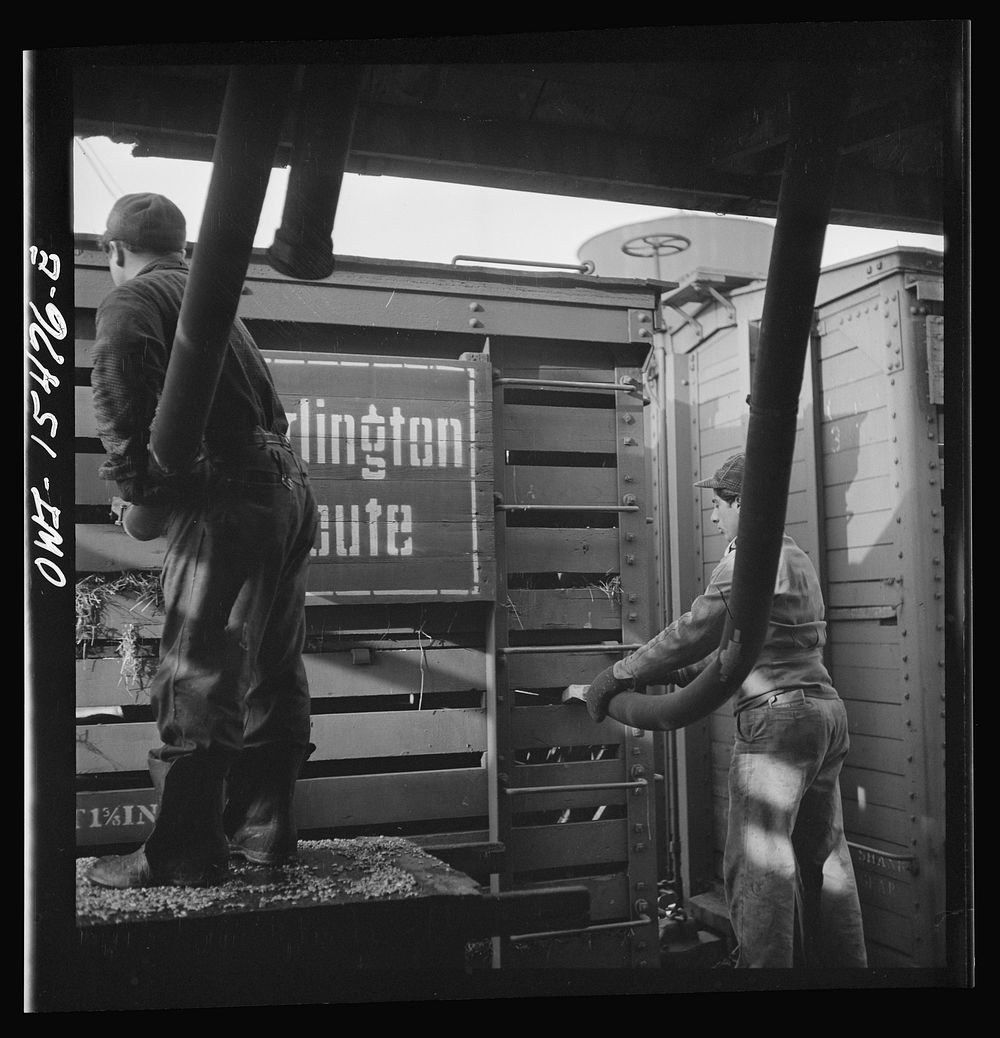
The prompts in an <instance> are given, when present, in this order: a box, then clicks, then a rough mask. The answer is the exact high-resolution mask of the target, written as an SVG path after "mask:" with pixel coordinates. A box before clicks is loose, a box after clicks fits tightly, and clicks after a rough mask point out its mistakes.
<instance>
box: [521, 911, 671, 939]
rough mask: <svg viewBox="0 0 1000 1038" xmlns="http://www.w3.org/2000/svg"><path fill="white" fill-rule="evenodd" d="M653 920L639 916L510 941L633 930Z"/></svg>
mask: <svg viewBox="0 0 1000 1038" xmlns="http://www.w3.org/2000/svg"><path fill="white" fill-rule="evenodd" d="M652 921H653V920H652V919H651V918H650V917H649V916H648V915H641V916H639V918H638V919H627V920H625V921H624V922H621V923H597V924H596V925H595V926H581V927H578V928H577V929H575V930H546V931H544V932H541V933H519V934H511V936H510V940H512V941H544V940H547V939H548V938H550V937H566V936H569V935H571V934H581V933H599V932H601V931H604V930H624V929H633V928H635V927H636V926H646V925H647V924H649V923H651V922H652Z"/></svg>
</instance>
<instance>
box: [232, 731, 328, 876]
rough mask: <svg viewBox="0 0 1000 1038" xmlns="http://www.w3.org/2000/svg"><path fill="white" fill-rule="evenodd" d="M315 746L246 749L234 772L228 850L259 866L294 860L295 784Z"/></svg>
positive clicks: (275, 744)
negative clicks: (293, 805)
mask: <svg viewBox="0 0 1000 1038" xmlns="http://www.w3.org/2000/svg"><path fill="white" fill-rule="evenodd" d="M315 749H316V747H315V746H313V745H312V743H310V744H309V745H308V746H293V745H291V744H290V743H272V744H270V745H268V746H255V747H252V748H251V749H247V750H244V751H243V752H242V753H241V754H240V756H239V757H238V758H237V760H236V763H235V764H234V765H233V767H232V768H231V769H230V772H229V778H228V781H227V802H226V809H225V814H224V815H223V825H224V828H225V831H226V833H227V834H228V836H229V851H230V853H231V854H237V855H239V856H241V857H243V858H245V859H246V860H247V861H251V862H254V863H255V864H258V865H281V864H284V863H285V862H286V861H287V860H288V859H289V858H292V857H294V856H295V851H296V848H297V846H298V834H297V832H296V831H295V820H294V817H293V813H292V802H293V798H294V795H295V782H296V780H297V779H298V777H299V772H300V771H301V770H302V765H303V764H304V763H305V762H306V760H307V759H308V758H309V755H310V754H311V753H312V752H313V750H315Z"/></svg>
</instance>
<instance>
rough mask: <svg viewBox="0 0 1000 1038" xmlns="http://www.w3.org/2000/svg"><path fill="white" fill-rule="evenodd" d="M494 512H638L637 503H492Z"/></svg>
mask: <svg viewBox="0 0 1000 1038" xmlns="http://www.w3.org/2000/svg"><path fill="white" fill-rule="evenodd" d="M493 510H494V511H495V512H638V511H639V506H638V505H494V506H493Z"/></svg>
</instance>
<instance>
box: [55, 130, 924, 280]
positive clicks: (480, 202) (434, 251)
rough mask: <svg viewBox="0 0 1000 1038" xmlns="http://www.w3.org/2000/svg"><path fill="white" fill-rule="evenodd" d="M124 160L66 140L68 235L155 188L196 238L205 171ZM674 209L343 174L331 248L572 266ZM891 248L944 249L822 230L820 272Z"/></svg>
mask: <svg viewBox="0 0 1000 1038" xmlns="http://www.w3.org/2000/svg"><path fill="white" fill-rule="evenodd" d="M130 153H131V145H128V144H115V143H113V142H112V141H110V140H108V139H107V138H103V137H88V138H85V139H82V140H81V139H77V140H76V142H75V143H74V148H73V157H74V199H73V201H74V231H75V232H76V233H78V234H100V233H101V232H102V231H103V230H104V225H105V219H106V217H107V214H108V210H109V209H110V208H111V205H112V203H113V202H114V200H115V199H116V198H117V197H118V196H119V195H122V194H128V193H131V192H134V191H156V192H158V193H160V194H164V195H167V196H168V197H169V198H171V199H172V200H173V201H174V202H176V203H177V205H178V206H179V207H180V208H181V210H182V211H183V212H184V215H185V216H186V217H187V221H188V239H189V240H190V241H197V237H198V228H199V225H200V223H201V216H202V210H203V208H204V204H205V196H206V194H207V192H208V182H209V176H210V173H211V164H210V163H207V162H189V161H181V160H173V159H154V158H133V157H132V156H131V154H130ZM287 177H288V171H287V170H283V169H275V170H273V171H272V174H271V182H270V184H269V186H268V192H267V198H266V199H265V202H264V208H263V211H262V213H261V220H260V225H259V227H258V230H257V237H256V240H255V242H254V244H255V245H257V246H260V247H267V246H269V245H270V244H271V242H272V241H273V240H274V232H275V229H276V228H277V227H278V225H279V224H280V222H281V206H282V202H283V200H284V196H285V185H286V182H287ZM679 212H681V210H677V209H665V208H662V207H659V206H647V205H632V204H628V203H624V202H606V201H601V200H597V199H579V198H565V197H562V196H558V195H538V194H530V193H528V192H524V191H502V190H497V189H494V188H480V187H473V186H469V185H463V184H444V183H437V182H434V181H417V180H403V179H400V178H398V177H371V176H357V175H355V174H350V173H348V174H346V175H345V177H344V184H343V189H342V191H341V196H340V201H339V204H338V207H337V218H336V223H335V224H334V229H333V245H334V251H335V252H336V253H337V254H339V255H342V256H365V257H370V258H380V259H396V260H415V261H423V262H428V263H450V262H451V261H452V259H453V257H455V256H456V255H468V254H471V255H476V256H492V257H497V258H502V259H517V260H533V261H536V262H538V261H541V262H548V263H565V264H574V263H578V262H579V258H578V255H577V250H578V249H579V248H580V246H581V245H582V244H583V243H584V242H585V241H587V239H588V238H592V237H593V236H594V235H597V234H601V233H603V232H605V231H609V230H612V229H614V228H617V227H621V226H624V225H626V224H634V223H642V222H645V221H648V220H656V219H661V218H663V217H665V216H670V215H674V214H677V213H679ZM734 219H735V218H734ZM771 222H773V221H771ZM898 245H904V246H911V247H913V246H915V247H920V248H929V249H937V250H943V247H944V242H943V239H942V238H941V237H938V236H936V235H929V234H905V233H902V232H897V231H881V230H864V229H860V228H854V227H836V226H831V227H830V228H828V230H827V235H826V248H825V250H824V253H823V266H824V267H827V266H831V265H832V264H835V263H840V262H843V261H845V260H849V259H852V258H855V257H858V256H867V255H870V254H871V253H873V252H879V251H881V250H883V249H889V248H893V247H895V246H898ZM597 273H598V274H600V273H601V272H600V271H598V272H597Z"/></svg>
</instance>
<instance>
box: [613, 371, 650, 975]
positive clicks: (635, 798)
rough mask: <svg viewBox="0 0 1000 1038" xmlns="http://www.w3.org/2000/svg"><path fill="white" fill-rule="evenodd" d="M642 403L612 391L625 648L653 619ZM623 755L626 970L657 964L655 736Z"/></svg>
mask: <svg viewBox="0 0 1000 1038" xmlns="http://www.w3.org/2000/svg"><path fill="white" fill-rule="evenodd" d="M638 376H639V371H638V370H637V369H635V368H616V369H615V381H616V382H618V383H621V382H622V380H623V379H625V378H630V379H638ZM643 419H644V415H643V406H642V402H641V401H640V400H638V399H637V398H636V397H634V396H632V395H629V394H625V393H616V394H615V439H616V445H617V455H618V457H617V472H618V503H619V504H636V505H638V506H639V510H638V511H637V512H621V513H619V520H618V549H619V557H620V563H619V572H620V574H621V576H620V582H621V587H620V591H621V625H622V627H621V630H622V633H621V637H622V641H623V642H625V643H633V644H634V643H636V642H640V643H641V642H644V641H646V640H647V639H648V638H649V637H650V635H651V634H652V632H651V630H650V626H651V619H652V616H653V603H652V602H651V601H650V599H649V584H650V582H649V569H650V563H651V561H652V560H651V559H650V557H649V556H650V547H651V539H650V538H649V537H648V536H647V535H646V513H647V512H648V511H649V497H648V495H649V488H648V486H647V484H646V479H645V474H646V444H645V434H644V420H643ZM623 750H624V753H625V761H626V768H625V773H626V779H627V780H628V781H636V780H637V779H645V780H646V783H647V785H646V786H644V787H635V788H633V789H630V790H629V792H628V798H627V821H628V833H627V837H626V838H627V840H628V848H627V854H628V884H629V887H628V891H629V893H628V896H629V902H630V910H631V915H632V916H633V917H635V916H639V915H648V916H649V917H650V919H651V922H650V923H648V924H645V925H643V926H636V927H635V929H633V930H630V931H629V934H630V938H629V940H630V950H631V959H632V965H633V966H635V967H655V966H658V965H659V944H660V942H659V925H658V923H657V911H656V893H657V888H656V884H657V880H658V879H659V876H658V874H657V860H658V855H657V841H658V834H657V826H656V809H655V805H654V799H655V796H656V781H655V766H654V765H655V754H654V747H653V733H652V732H649V731H643V730H642V729H639V728H633V727H627V728H626V730H625V741H624V746H623Z"/></svg>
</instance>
